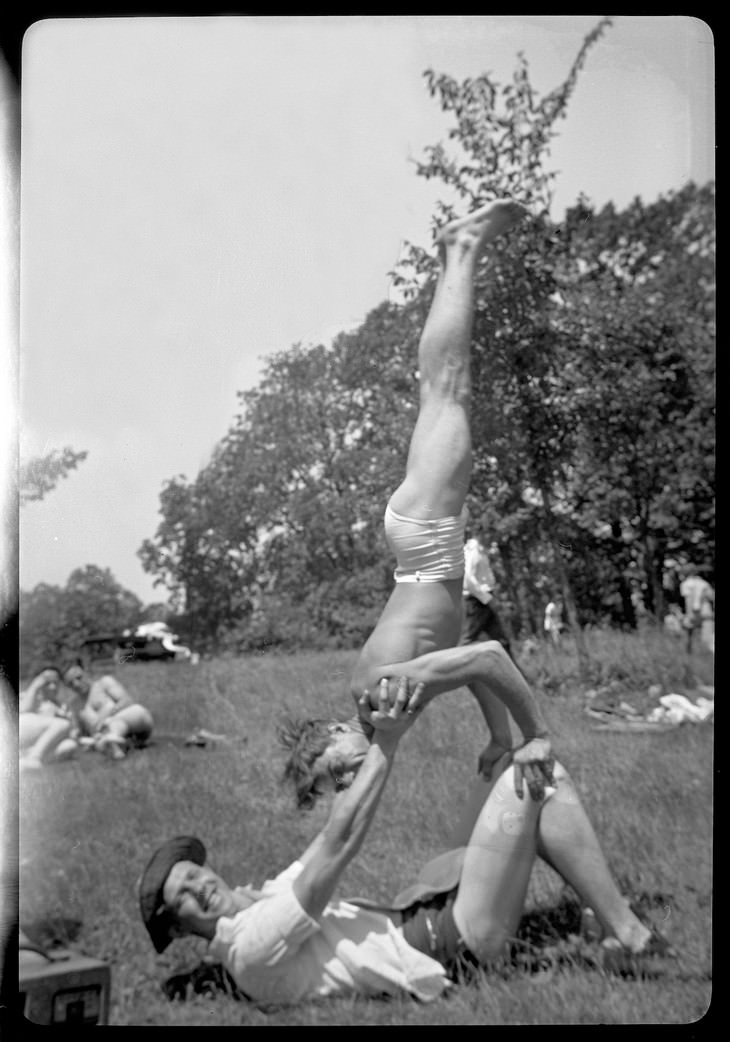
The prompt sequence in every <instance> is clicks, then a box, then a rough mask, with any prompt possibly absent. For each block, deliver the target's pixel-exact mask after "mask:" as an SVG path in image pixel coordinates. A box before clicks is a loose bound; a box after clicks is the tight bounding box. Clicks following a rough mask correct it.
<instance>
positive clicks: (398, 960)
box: [138, 678, 673, 1003]
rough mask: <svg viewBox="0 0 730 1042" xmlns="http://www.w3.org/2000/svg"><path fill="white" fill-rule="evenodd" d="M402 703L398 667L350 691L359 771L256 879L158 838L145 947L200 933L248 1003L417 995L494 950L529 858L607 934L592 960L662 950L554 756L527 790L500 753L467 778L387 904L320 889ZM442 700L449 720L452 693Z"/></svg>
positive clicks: (186, 843)
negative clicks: (440, 841)
mask: <svg viewBox="0 0 730 1042" xmlns="http://www.w3.org/2000/svg"><path fill="white" fill-rule="evenodd" d="M415 694H417V691H415V692H414V695H415ZM409 701H410V698H409V688H408V683H407V681H406V680H405V678H402V679H401V680H399V682H398V684H397V694H396V698H395V700H394V702H393V704H392V705H391V702H390V698H389V694H388V687H387V684H384V685H383V686H382V695H381V698H380V699H379V708H378V709H375V710H373V709H372V707H371V705H370V701H369V699H368V698H367V697H366V696H363V697H362V699H361V703H360V706H359V710H360V712H361V714H362V716H363V718H364V719H366V720H367V721H368V723H369V724H370V726H371V728H372V740H371V741H370V743H369V744H368V749H367V752H366V753H365V757H364V759H363V761H362V764H361V766H360V770H359V771H358V773H357V775H356V777H355V778H354V780H353V782H352V785H351V786H350V787H349V788H347V789H345V790H343V791H341V792H339V793H337V794H336V795H335V796H334V797H333V800H332V805H331V809H330V813H329V818H328V820H327V822H326V824H325V826H324V827H323V828H322V830H321V831H320V832H319V833H318V835H317V836H315V838H314V840H313V841H312V842H311V843H310V844H309V846H308V847H307V848H306V850H305V851H304V852H303V853H302V854H301V856H300V857H299V858H297V860H296V861H294V862H293V863H292V864H291V865H289V866H288V867H287V868H285V869H284V871H282V872H280V873H279V874H278V875H276V876H275V877H274V878H272V879H269V880H267V881H266V882H265V883H264V884H263V886H262V887H261V889H255V888H254V887H253V886H251V885H248V886H243V887H240V886H239V887H236V888H235V889H234V888H231V887H230V886H229V884H228V883H227V882H226V881H225V880H224V879H223V878H222V877H221V876H220V875H218V874H217V873H216V872H215V871H214V869H213V868H212V867H211V865H210V863H209V861H208V855H207V852H206V849H205V847H204V845H203V843H202V842H201V841H200V840H199V839H198V838H196V837H194V836H176V837H174V838H172V839H170V840H168V841H167V842H166V843H164V844H163V845H162V846H161V847H159V848H158V849H157V850H156V851H155V853H154V854H153V855H152V857H151V858H150V860H149V861H148V863H147V865H146V867H145V869H144V871H143V873H142V875H141V878H140V881H139V884H138V894H139V901H140V911H141V915H142V919H143V922H144V924H145V926H146V928H147V931H148V932H149V936H150V938H151V940H152V943H153V945H154V947H155V949H156V951H157V952H163V951H164V950H165V949H166V948H167V946H168V945H169V943H170V942H171V941H172V940H173V939H174V938H176V937H181V936H185V935H188V934H191V935H195V936H199V937H202V938H205V939H206V940H207V941H208V942H209V956H210V957H212V958H213V959H215V960H217V961H218V962H219V963H220V964H222V966H223V967H224V968H225V970H226V971H227V972H228V973H229V974H230V976H231V977H232V979H233V981H234V982H235V985H236V987H237V988H238V989H239V991H240V992H241V993H242V994H243V995H244V997H247V998H249V999H251V1000H253V1001H256V1002H261V1003H295V1002H299V1001H303V1000H307V999H313V998H316V997H323V996H335V995H339V996H341V995H347V994H360V995H370V996H380V995H391V996H394V995H404V994H408V995H411V996H413V997H415V998H417V999H420V1000H422V1001H429V1000H431V999H435V998H437V997H438V996H439V995H441V994H443V993H444V992H445V991H446V990H447V989H448V988H449V987H451V985H452V984H453V983H455V982H459V981H461V980H464V979H468V977H469V975H470V974H472V973H473V972H474V971H475V970H477V969H480V968H481V969H484V970H487V971H488V970H489V967H490V965H491V964H493V963H494V962H495V961H496V960H500V959H501V958H502V957H503V956H504V955H505V954H506V949H507V948H508V946H509V942H510V940H511V939H512V938H514V937H515V934H516V931H517V927H518V924H519V920H520V917H521V914H522V911H523V906H524V903H525V897H526V893H527V886H528V881H529V878H530V873H531V870H532V867H533V864H534V861H535V858H536V856H537V855H539V856H540V857H542V858H543V859H544V860H545V861H546V862H547V863H548V864H549V865H551V866H552V867H553V868H554V869H555V870H556V871H557V872H559V873H560V875H561V876H562V877H563V879H564V880H565V882H566V883H568V884H569V885H570V886H572V887H573V889H574V890H576V891H577V893H578V895H579V897H580V899H581V900H582V901H583V902H584V903H585V904H587V905H589V906H590V907H591V908H592V909H593V910H594V912H595V915H596V918H597V919H598V922H599V923H600V924H601V926H602V928H603V929H604V930H605V933H606V936H605V937H604V939H603V941H602V942H601V947H600V962H601V964H602V966H603V967H604V969H605V970H606V971H607V972H618V973H626V974H629V973H635V974H637V973H640V972H643V969H644V968H645V967H646V966H647V963H648V961H649V959H650V957H651V958H655V957H657V956H662V955H664V956H670V955H672V954H673V952H672V951H671V949H670V948H669V945H668V943H667V942H666V940H665V939H664V938H662V937H661V936H660V935H659V934H657V933H656V932H655V931H654V930H653V929H651V928H650V927H649V926H646V925H645V924H644V923H642V922H641V921H640V920H639V919H638V918H637V917H636V915H634V913H633V912H632V911H631V909H630V907H629V904H628V901H626V900H625V899H624V898H623V896H622V895H621V893H620V892H619V890H618V887H617V886H616V883H615V882H614V880H613V878H612V877H611V874H610V872H609V869H608V866H607V864H606V861H605V858H604V856H603V853H602V851H601V848H600V845H599V842H598V839H597V837H596V835H595V833H594V831H593V828H592V826H591V823H590V821H589V820H588V817H587V815H586V813H585V810H584V809H583V807H582V805H581V802H580V799H579V798H578V794H577V792H576V790H575V788H574V786H573V783H572V782H571V780H570V778H569V777H568V774H567V772H566V771H565V769H564V768H563V767H562V766H561V764H559V763H556V764H555V766H554V779H553V784H552V785H549V786H547V787H545V788H544V789H543V791H542V794H541V796H540V797H539V798H538V799H533V797H532V796H531V795H530V794H529V792H526V793H524V794H523V796H522V798H520V797H519V796H518V795H517V792H516V791H515V778H514V766H513V763H512V756H511V754H509V753H507V754H505V755H504V756H503V757H502V758H501V760H500V761H499V762H498V763H497V764H495V766H494V770H493V772H492V773H493V778H492V780H491V781H489V782H487V781H485V780H484V779H483V778H482V777H479V778H478V779H477V782H476V785H475V786H474V788H473V791H472V792H471V794H470V795H469V796H468V798H467V799H466V800H465V802H464V805H463V813H462V817H461V820H460V821H459V823H458V825H457V827H456V830H455V833H454V835H453V837H452V844H453V849H452V850H450V851H448V852H447V853H445V854H442V855H440V856H439V857H437V858H435V859H434V860H432V861H430V862H428V863H427V864H426V865H425V866H424V868H423V870H422V871H421V873H420V874H419V876H418V878H417V879H416V881H415V883H414V884H413V885H411V886H409V887H408V888H407V889H406V890H405V891H402V892H401V894H399V895H398V897H396V898H395V899H394V901H393V902H392V904H390V905H387V906H383V905H379V904H377V903H375V902H369V901H364V900H362V899H360V900H336V899H334V892H335V889H336V887H337V885H338V883H339V881H340V878H341V876H342V874H343V872H344V871H345V869H346V868H347V866H348V865H349V863H350V862H351V861H352V859H353V858H354V857H355V855H356V854H357V853H358V851H359V850H360V848H361V846H362V844H363V841H364V839H365V837H366V835H367V832H368V829H369V828H370V825H371V823H372V821H373V818H374V815H375V812H376V809H377V807H378V804H379V802H380V799H381V796H382V793H383V790H384V788H385V785H386V782H387V780H388V776H389V774H390V771H391V768H392V766H393V761H394V757H395V754H396V749H397V746H398V743H399V740H400V739H401V737H402V736H403V734H405V732H406V731H407V730H408V729H409V727H410V726H411V725H412V724H413V722H414V721H415V720H416V719H417V718H418V716H419V715H420V712H421V710H418V709H416V710H415V711H413V712H410V713H409V712H407V711H406V706H407V705H408V704H409ZM451 712H452V713H453V716H454V717H457V716H459V717H460V713H459V711H458V706H455V707H454V708H453V709H452V710H451ZM254 841H255V840H254V838H253V837H249V838H248V839H247V842H248V843H251V842H254Z"/></svg>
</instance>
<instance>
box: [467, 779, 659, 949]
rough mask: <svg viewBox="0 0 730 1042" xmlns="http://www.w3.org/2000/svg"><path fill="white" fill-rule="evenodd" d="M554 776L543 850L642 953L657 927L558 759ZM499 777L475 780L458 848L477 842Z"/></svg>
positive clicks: (541, 826) (610, 930) (606, 925)
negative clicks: (623, 879) (614, 863)
mask: <svg viewBox="0 0 730 1042" xmlns="http://www.w3.org/2000/svg"><path fill="white" fill-rule="evenodd" d="M505 762H507V761H505ZM499 766H500V765H498V766H497V768H496V771H495V773H497V772H498V771H499ZM502 766H503V765H502ZM554 775H555V780H556V783H557V785H556V789H555V791H554V792H553V793H552V795H550V796H549V797H548V798H547V799H546V800H545V802H544V803H543V805H542V809H541V811H540V813H539V817H538V819H537V836H536V839H537V847H536V850H537V854H538V856H539V857H540V858H541V859H542V860H543V861H545V863H546V864H548V865H549V866H550V867H551V868H552V869H554V870H555V871H556V872H557V873H558V874H559V875H560V876H561V877H562V878H563V880H564V881H565V882H566V883H567V884H568V885H569V886H571V887H572V888H573V889H574V890H575V892H576V894H577V895H578V897H579V898H580V900H581V902H582V903H583V904H584V905H587V906H588V907H590V908H592V909H593V911H594V912H595V914H596V916H597V918H598V920H599V922H600V924H601V926H602V927H603V929H604V930H605V932H606V933H607V934H609V935H610V936H612V937H616V938H617V939H618V940H619V941H620V942H621V944H622V945H623V946H625V947H626V948H627V949H629V950H630V951H634V952H638V951H640V950H641V949H642V948H643V946H644V945H645V944H646V942H647V941H648V939H649V936H650V933H651V931H650V930H649V928H648V927H646V926H645V925H644V924H643V923H642V922H641V920H640V919H639V918H638V917H637V916H636V915H634V913H633V912H632V911H631V909H630V907H629V903H628V901H627V900H626V898H625V897H624V896H623V895H622V894H621V892H620V891H619V889H618V886H617V885H616V882H615V880H614V878H613V876H612V875H611V871H610V869H609V867H608V864H607V863H606V859H605V857H604V855H603V851H602V849H601V845H600V843H599V841H598V837H597V836H596V833H595V832H594V830H593V826H592V825H591V822H590V819H589V818H588V815H587V814H586V811H585V808H584V807H583V805H582V803H581V802H580V797H579V796H578V793H577V792H576V790H575V787H574V786H573V782H572V780H571V778H570V776H569V775H568V773H567V771H566V770H565V769H564V768H563V767H562V765H560V764H556V765H555V772H554ZM496 780H497V779H496V777H493V778H492V779H491V780H490V781H487V780H485V779H484V778H481V777H480V778H477V779H476V780H475V782H474V784H473V786H472V789H471V792H470V794H469V796H468V798H467V800H466V803H465V805H464V808H463V810H462V814H461V817H460V819H459V821H458V823H457V825H456V827H455V828H454V831H453V833H452V835H451V837H450V845H451V846H452V847H460V846H466V845H467V844H468V843H469V842H472V841H473V840H472V835H473V834H474V833H475V827H476V824H477V822H478V820H479V816H480V814H481V812H482V808H483V807H484V805H485V803H486V801H487V799H488V797H489V795H490V793H491V792H492V789H493V788H494V787H495V785H496ZM485 853H486V851H485ZM496 867H498V865H497V864H496V863H493V864H492V868H493V869H494V868H496ZM520 885H521V883H520Z"/></svg>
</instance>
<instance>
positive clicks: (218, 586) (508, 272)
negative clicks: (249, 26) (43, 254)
mask: <svg viewBox="0 0 730 1042" xmlns="http://www.w3.org/2000/svg"><path fill="white" fill-rule="evenodd" d="M609 26H610V19H602V20H601V22H600V23H599V24H598V25H597V27H596V29H595V30H594V32H593V33H591V34H589V36H588V37H587V38H586V40H585V41H584V44H583V47H582V48H581V51H580V52H579V54H578V56H577V58H576V61H575V62H574V64H573V67H572V68H571V70H570V72H569V74H568V76H567V78H566V80H565V82H564V83H562V84H561V85H560V86H559V87H558V88H557V89H556V90H554V91H552V92H551V93H550V94H548V95H546V96H545V97H544V98H542V99H541V100H540V99H538V96H537V93H536V91H535V90H534V89H533V88H532V86H531V84H530V81H529V74H528V67H527V63H526V62H525V60H524V59H523V58H522V56H520V57H519V59H518V63H517V68H516V71H515V74H514V77H513V80H512V82H510V83H508V84H506V85H505V86H500V85H499V84H497V83H495V82H494V81H492V80H491V79H490V77H489V76H482V77H479V78H477V79H473V80H466V81H464V82H463V83H458V82H456V81H455V80H453V79H452V78H450V77H448V76H443V75H437V74H435V73H433V72H431V71H429V72H427V73H426V80H427V85H428V89H429V90H430V92H431V94H432V95H433V96H435V97H437V98H438V100H439V103H440V104H441V107H442V108H443V109H444V110H445V111H447V112H448V113H450V114H451V116H452V118H453V127H452V129H451V130H450V132H449V137H450V140H451V145H450V148H451V152H449V151H448V150H447V148H446V147H445V146H444V145H443V144H438V145H436V146H434V147H433V148H430V149H428V150H427V152H426V156H425V158H424V161H423V162H422V163H420V164H418V167H417V173H418V175H419V176H422V177H426V178H429V179H436V180H437V181H439V182H441V183H442V185H443V186H444V190H445V195H447V196H448V197H449V198H450V199H451V200H452V202H450V203H448V204H447V203H445V202H444V203H443V204H442V205H441V206H440V207H439V208H438V213H437V214H436V216H435V219H434V220H435V222H438V223H441V222H442V221H443V220H445V219H447V218H448V217H450V216H451V215H452V214H454V213H455V212H459V213H463V212H466V211H467V210H469V209H472V208H474V207H475V206H477V205H480V204H481V203H483V202H484V201H485V200H486V199H489V198H493V197H495V196H507V195H513V196H515V197H517V198H519V199H520V200H522V201H524V202H526V203H527V204H529V205H530V207H531V209H532V212H533V213H534V214H535V218H534V219H533V220H531V221H528V222H525V224H524V225H522V226H521V227H520V228H519V229H518V230H516V231H515V232H513V233H512V234H510V236H508V237H506V238H505V239H504V240H501V241H499V242H498V244H497V248H496V249H495V250H494V251H491V252H490V256H489V258H488V259H487V260H486V261H485V262H484V265H483V269H482V271H481V272H480V275H479V279H478V285H477V295H476V299H477V306H476V321H475V330H474V355H473V357H474V361H473V378H474V409H473V432H474V476H473V482H472V491H471V494H470V497H469V507H470V510H471V516H472V519H473V520H474V521H475V522H479V523H483V524H485V525H486V527H487V530H488V531H489V532H490V534H491V539H492V556H493V563H494V569H495V572H496V574H497V577H498V580H499V592H500V605H501V608H502V612H503V614H504V616H505V617H506V620H507V622H508V624H509V625H510V627H511V629H512V631H513V633H515V634H520V633H523V632H534V631H536V630H538V629H539V626H540V623H541V618H542V612H543V609H544V604H545V601H546V597H547V596H560V597H561V598H562V600H563V601H564V603H565V606H566V610H567V616H568V619H569V621H570V622H571V624H572V625H573V627H574V628H576V632H577V627H579V626H580V625H581V624H584V623H587V622H598V621H606V620H608V621H610V622H612V623H614V624H619V625H628V626H631V625H633V624H634V623H635V603H636V593H637V592H640V594H641V596H642V597H643V602H644V604H645V605H646V608H647V609H648V611H649V612H651V613H654V614H655V615H657V616H661V615H662V614H663V612H664V610H665V604H664V601H665V591H664V589H663V586H662V578H663V571H664V562H665V559H666V558H667V557H668V556H670V555H674V556H676V555H684V556H686V557H687V558H690V559H692V560H693V561H694V562H695V563H696V564H704V565H707V566H711V564H712V561H713V560H714V491H713V490H714V332H715V331H714V312H715V281H714V280H715V259H714V258H715V254H714V187H713V186H712V185H707V186H704V187H697V186H695V185H688V186H687V187H685V188H684V189H683V190H682V191H679V192H676V193H672V194H670V195H669V196H668V197H666V198H660V199H659V200H658V201H656V202H653V203H651V204H649V205H645V204H644V203H642V202H641V200H639V199H636V200H635V201H634V202H633V203H632V204H631V205H630V206H629V207H628V208H627V209H625V210H624V211H622V212H617V211H616V210H615V209H614V207H613V206H611V205H609V206H606V207H604V208H603V209H602V210H600V211H599V212H596V211H595V210H594V208H593V207H592V206H591V204H590V203H589V201H588V200H585V199H581V200H580V201H579V202H578V204H577V205H576V206H575V207H573V208H572V209H571V210H570V211H569V212H568V213H567V214H566V216H565V219H564V220H563V221H562V222H560V223H554V222H552V221H550V219H549V218H548V213H549V208H550V203H551V200H552V185H553V181H554V177H555V175H554V174H553V173H550V172H548V171H547V170H546V164H547V158H548V156H549V146H550V141H551V140H552V138H553V137H554V136H555V133H556V129H555V127H556V124H557V122H558V120H559V119H561V118H563V116H564V115H565V112H566V108H567V104H568V100H569V98H570V95H571V92H572V90H573V88H574V86H575V83H576V80H577V77H578V75H579V73H580V69H581V67H582V65H583V63H584V61H585V60H586V57H587V54H588V52H589V50H590V48H591V46H592V45H593V44H594V43H595V42H596V40H597V39H598V38H599V37H600V35H601V34H602V33H603V32H604V31H605V30H606V29H607V28H608V27H609ZM434 277H435V271H434V258H433V257H432V255H431V254H430V253H428V252H426V251H423V250H420V249H418V248H416V247H413V246H411V247H410V248H409V251H408V254H407V256H406V257H405V258H404V261H403V263H402V264H401V266H400V267H399V269H398V270H397V271H396V272H394V273H393V287H394V291H395V292H396V293H398V294H399V295H400V299H401V301H402V302H401V303H399V304H393V303H383V304H381V305H380V306H379V307H377V308H375V309H374V310H373V311H372V312H371V313H370V314H369V315H368V316H367V318H366V319H365V321H364V322H363V323H362V325H361V326H360V327H359V328H358V329H357V330H356V331H354V332H351V333H347V334H342V335H340V336H339V337H337V338H336V339H335V341H334V343H333V345H332V346H331V347H330V348H325V347H323V346H321V345H320V346H302V345H296V346H294V347H293V348H292V349H291V350H289V351H285V352H282V353H281V354H279V355H276V356H274V357H272V358H271V359H270V360H269V362H268V364H267V366H266V368H265V370H264V374H263V377H262V379H261V381H260V383H259V385H258V386H257V387H256V388H254V389H253V390H250V391H247V392H243V393H241V394H240V395H239V398H240V412H239V414H238V415H237V416H236V417H235V419H234V421H233V423H232V425H231V427H230V429H229V431H228V433H227V435H226V436H225V437H224V438H223V440H222V441H221V443H220V444H219V445H218V447H217V448H216V451H215V452H214V454H213V457H212V459H211V461H210V463H209V464H208V465H207V466H206V467H205V468H204V469H203V470H202V471H201V473H200V474H199V475H198V477H197V478H196V479H195V480H194V481H192V482H188V481H186V480H185V479H183V478H180V477H177V478H173V479H171V480H170V481H169V482H168V483H167V484H166V486H165V487H164V489H163V491H162V494H161V503H160V505H161V514H162V522H161V524H160V526H159V528H158V530H157V533H156V535H155V536H154V538H153V539H149V540H146V541H145V543H144V544H143V546H142V548H141V549H140V551H139V553H140V557H141V559H142V562H143V565H144V567H145V569H146V570H147V571H148V572H150V573H151V574H153V575H154V576H156V577H157V578H158V579H161V580H162V581H163V582H164V584H165V586H166V587H167V588H168V589H169V590H170V591H171V594H172V596H173V604H175V605H176V606H177V607H178V608H180V609H182V608H184V609H185V611H186V613H187V615H188V617H189V620H190V623H191V628H192V632H191V633H190V636H189V639H190V640H191V641H192V643H193V644H194V645H196V646H199V645H203V646H209V647H216V648H227V647H228V648H231V649H235V650H246V649H252V648H257V647H262V646H272V645H278V646H281V647H285V648H300V647H308V648H312V647H322V646H327V645H329V646H333V645H334V646H343V647H344V646H353V645H356V644H358V643H359V642H360V641H362V640H363V639H364V637H365V636H366V635H367V633H368V632H369V630H370V628H371V627H372V625H373V624H374V622H375V620H376V618H377V615H378V613H379V611H380V609H381V608H382V605H383V603H384V600H385V598H386V597H387V595H388V592H389V590H390V587H391V582H392V568H393V561H392V560H391V559H390V556H389V554H388V553H387V551H386V548H385V544H384V540H383V536H382V514H383V510H384V507H385V504H386V501H387V499H388V496H389V494H390V492H391V491H392V490H393V489H394V488H395V486H396V485H397V484H398V482H399V481H400V480H401V477H402V474H403V470H404V466H405V459H406V452H407V445H408V440H409V437H410V433H411V429H412V427H413V423H414V419H415V415H416V401H417V374H416V370H415V367H416V351H417V343H418V338H419V334H420V331H421V328H422V326H423V322H424V319H425V316H426V313H427V310H428V305H429V302H430V298H431V294H432V291H433V280H434ZM632 594H633V595H634V596H633V597H632Z"/></svg>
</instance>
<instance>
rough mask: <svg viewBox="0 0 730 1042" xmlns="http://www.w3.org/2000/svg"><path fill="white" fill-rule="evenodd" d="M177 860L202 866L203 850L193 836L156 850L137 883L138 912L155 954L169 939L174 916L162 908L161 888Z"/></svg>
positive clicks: (171, 936) (203, 860)
mask: <svg viewBox="0 0 730 1042" xmlns="http://www.w3.org/2000/svg"><path fill="white" fill-rule="evenodd" d="M178 861H192V862H193V863H194V864H196V865H204V864H205V847H204V846H203V844H202V843H201V842H200V840H199V839H197V838H196V837H195V836H175V837H174V838H173V839H168V841H167V843H163V844H162V846H161V847H159V848H158V849H157V850H156V851H155V853H154V854H153V855H152V857H151V858H150V860H149V863H148V864H147V867H146V868H145V870H144V872H143V873H142V877H141V879H140V881H139V910H140V912H141V913H142V919H143V921H144V924H145V926H146V927H147V932H148V933H149V935H150V937H151V938H152V943H153V944H154V946H155V951H157V952H164V950H165V948H167V946H168V944H169V943H170V941H171V940H172V939H173V936H174V934H173V932H172V928H173V926H174V924H175V918H174V916H173V915H172V914H171V913H170V912H169V911H168V910H167V909H166V908H165V902H164V901H163V898H162V888H163V887H164V885H165V880H166V879H167V877H168V876H169V874H170V870H171V869H172V866H173V865H175V864H177V862H178Z"/></svg>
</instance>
